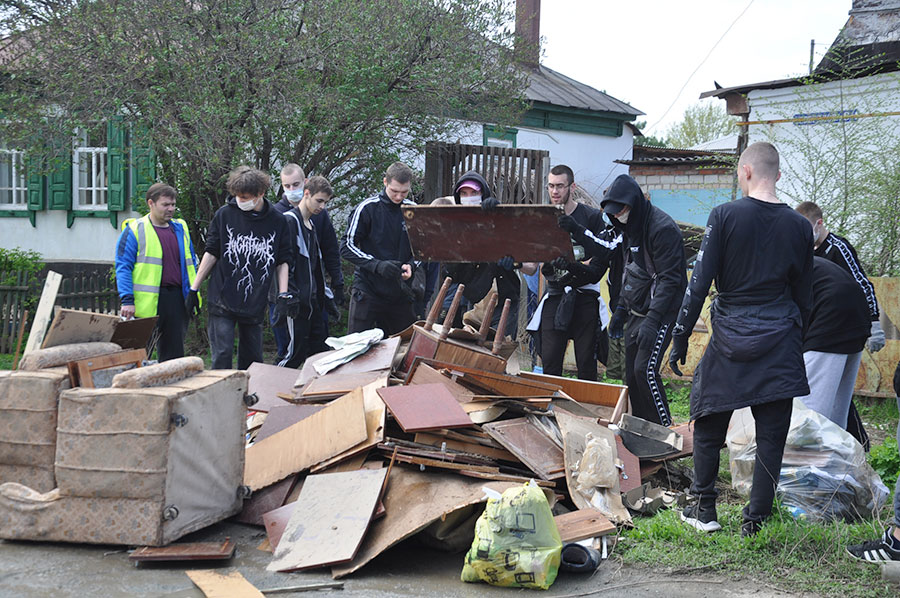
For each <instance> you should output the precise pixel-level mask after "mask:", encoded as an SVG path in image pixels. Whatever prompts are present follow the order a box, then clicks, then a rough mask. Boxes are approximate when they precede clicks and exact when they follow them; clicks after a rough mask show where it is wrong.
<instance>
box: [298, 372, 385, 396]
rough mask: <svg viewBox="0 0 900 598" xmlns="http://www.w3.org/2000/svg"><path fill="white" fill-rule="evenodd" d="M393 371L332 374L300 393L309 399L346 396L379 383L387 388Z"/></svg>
mask: <svg viewBox="0 0 900 598" xmlns="http://www.w3.org/2000/svg"><path fill="white" fill-rule="evenodd" d="M390 374H391V371H390V370H389V369H386V370H372V371H371V372H353V373H350V374H333V373H331V372H329V373H327V374H325V375H324V376H321V377H319V378H316V379H315V380H313V381H311V382H310V383H309V384H307V385H306V386H305V387H303V391H302V392H301V393H300V396H302V397H304V398H307V399H315V398H317V397H323V396H324V397H339V396H341V395H345V394H347V393H348V392H350V391H351V390H353V389H354V388H358V387H360V386H365V385H366V384H370V383H372V382H378V383H380V385H381V386H387V382H388V377H389V376H390Z"/></svg>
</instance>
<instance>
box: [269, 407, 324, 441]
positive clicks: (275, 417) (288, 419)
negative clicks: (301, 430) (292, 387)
mask: <svg viewBox="0 0 900 598" xmlns="http://www.w3.org/2000/svg"><path fill="white" fill-rule="evenodd" d="M324 408H325V405H276V406H275V407H272V409H270V410H269V415H268V416H266V420H265V421H264V422H263V425H262V427H261V428H260V429H259V432H258V433H257V435H256V442H260V441H262V440H263V439H265V438H268V437H269V436H272V435H273V434H276V433H278V432H281V431H282V430H284V429H285V428H289V427H291V426H293V425H294V424H296V423H297V422H299V421H302V420H304V419H306V418H307V417H309V416H310V415H312V414H313V413H316V412H318V411H321V410H322V409H324Z"/></svg>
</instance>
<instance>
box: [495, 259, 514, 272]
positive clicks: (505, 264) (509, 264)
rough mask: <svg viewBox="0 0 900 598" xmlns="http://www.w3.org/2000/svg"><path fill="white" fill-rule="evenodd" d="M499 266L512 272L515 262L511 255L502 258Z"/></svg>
mask: <svg viewBox="0 0 900 598" xmlns="http://www.w3.org/2000/svg"><path fill="white" fill-rule="evenodd" d="M497 265H498V266H500V267H501V268H503V269H504V270H508V271H510V272H511V271H512V269H513V266H515V262H513V259H512V256H511V255H506V256H503V257H501V258H500V260H499V261H498V262H497Z"/></svg>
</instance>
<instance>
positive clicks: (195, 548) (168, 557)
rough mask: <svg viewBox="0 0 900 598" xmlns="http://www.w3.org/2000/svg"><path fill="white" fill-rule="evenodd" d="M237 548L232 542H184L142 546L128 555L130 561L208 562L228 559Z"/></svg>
mask: <svg viewBox="0 0 900 598" xmlns="http://www.w3.org/2000/svg"><path fill="white" fill-rule="evenodd" d="M235 548H237V544H235V542H234V540H232V539H231V538H226V539H225V541H224V542H185V543H183V544H172V545H170V546H143V547H141V548H138V549H136V550H135V551H134V552H132V553H131V554H130V555H128V560H131V561H138V562H144V561H210V560H222V559H230V558H231V557H233V556H234V550H235Z"/></svg>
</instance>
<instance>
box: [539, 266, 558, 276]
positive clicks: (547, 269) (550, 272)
mask: <svg viewBox="0 0 900 598" xmlns="http://www.w3.org/2000/svg"><path fill="white" fill-rule="evenodd" d="M541 274H543V275H544V277H545V278H550V277H551V276H556V270H555V269H554V268H553V263H552V262H544V263H543V264H541Z"/></svg>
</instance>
